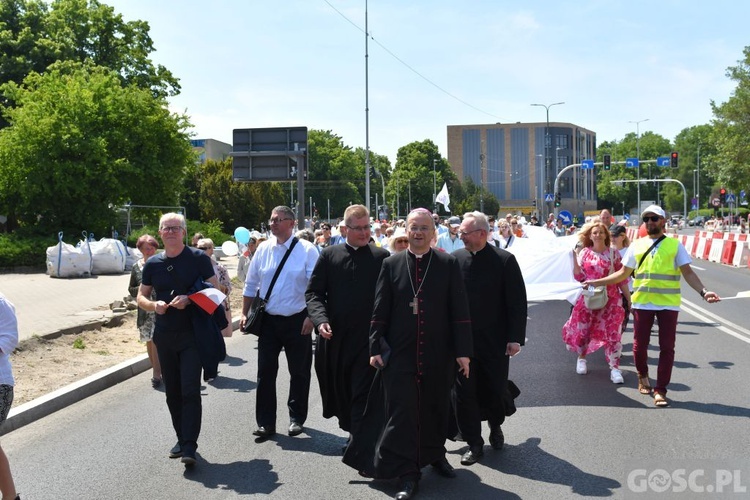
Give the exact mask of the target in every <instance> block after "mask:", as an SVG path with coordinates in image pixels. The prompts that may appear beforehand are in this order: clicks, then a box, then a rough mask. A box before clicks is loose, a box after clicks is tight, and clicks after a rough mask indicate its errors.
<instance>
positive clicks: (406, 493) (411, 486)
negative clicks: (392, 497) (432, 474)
mask: <svg viewBox="0 0 750 500" xmlns="http://www.w3.org/2000/svg"><path fill="white" fill-rule="evenodd" d="M418 491H419V481H404V482H403V483H401V491H399V492H398V493H396V500H409V499H410V498H414V495H416V494H417V492H418Z"/></svg>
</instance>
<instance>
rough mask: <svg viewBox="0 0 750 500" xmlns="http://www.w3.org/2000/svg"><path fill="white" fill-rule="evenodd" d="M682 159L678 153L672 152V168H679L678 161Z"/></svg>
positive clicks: (670, 162) (670, 161)
mask: <svg viewBox="0 0 750 500" xmlns="http://www.w3.org/2000/svg"><path fill="white" fill-rule="evenodd" d="M679 159H680V155H679V154H678V153H677V151H672V156H671V157H670V159H669V164H670V165H671V166H672V168H677V167H678V166H679V165H678V161H679Z"/></svg>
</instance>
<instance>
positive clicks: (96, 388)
mask: <svg viewBox="0 0 750 500" xmlns="http://www.w3.org/2000/svg"><path fill="white" fill-rule="evenodd" d="M239 327H240V320H239V318H238V319H235V320H233V321H232V330H233V331H236V330H238V329H239ZM52 335H56V336H59V333H58V334H52ZM150 369H151V361H149V359H148V354H141V355H140V356H137V357H135V358H132V359H129V360H126V361H123V362H122V363H120V364H117V365H115V366H113V367H111V368H107V369H106V370H103V371H101V372H99V373H95V374H93V375H90V376H88V377H86V378H84V379H82V380H79V381H78V382H73V383H72V384H69V385H66V386H65V387H62V388H60V389H58V390H56V391H53V392H50V393H49V394H46V395H44V396H41V397H39V398H36V399H34V400H33V401H29V402H28V403H24V404H22V405H21V406H19V407H17V408H11V410H10V412H9V413H8V418H7V419H5V422H3V424H2V425H0V436H2V435H4V434H7V433H9V432H12V431H14V430H16V429H20V428H21V427H23V426H25V425H28V424H30V423H32V422H35V421H37V420H40V419H42V418H44V417H46V416H48V415H50V414H52V413H54V412H56V411H58V410H62V409H63V408H66V407H68V406H70V405H72V404H74V403H78V402H79V401H82V400H84V399H86V398H87V397H89V396H93V395H94V394H96V393H97V392H101V391H103V390H105V389H109V388H110V387H112V386H115V385H117V384H119V383H120V382H124V381H125V380H127V379H129V378H131V377H134V376H136V375H139V374H141V373H143V372H145V371H146V370H150Z"/></svg>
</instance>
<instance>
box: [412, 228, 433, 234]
mask: <svg viewBox="0 0 750 500" xmlns="http://www.w3.org/2000/svg"><path fill="white" fill-rule="evenodd" d="M432 229H435V228H434V227H430V226H409V232H410V233H426V232H427V231H430V230H432Z"/></svg>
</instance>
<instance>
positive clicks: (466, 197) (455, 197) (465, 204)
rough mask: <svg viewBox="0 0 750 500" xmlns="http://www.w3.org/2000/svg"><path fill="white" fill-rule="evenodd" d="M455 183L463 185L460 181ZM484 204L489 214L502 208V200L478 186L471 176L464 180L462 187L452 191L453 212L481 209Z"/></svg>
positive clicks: (462, 212) (461, 213)
mask: <svg viewBox="0 0 750 500" xmlns="http://www.w3.org/2000/svg"><path fill="white" fill-rule="evenodd" d="M455 185H458V186H461V185H460V183H458V182H456V183H455ZM482 206H484V213H485V214H488V215H497V212H498V211H499V210H500V202H499V201H498V199H497V198H496V197H495V195H494V194H492V193H491V192H489V191H488V190H487V189H486V188H482V187H480V186H478V185H477V184H476V183H475V182H474V181H473V180H471V178H470V177H469V178H467V179H465V180H464V183H463V186H461V189H455V190H453V191H452V193H451V212H452V213H454V214H456V215H463V214H465V213H466V212H473V211H474V210H481V207H482Z"/></svg>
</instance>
